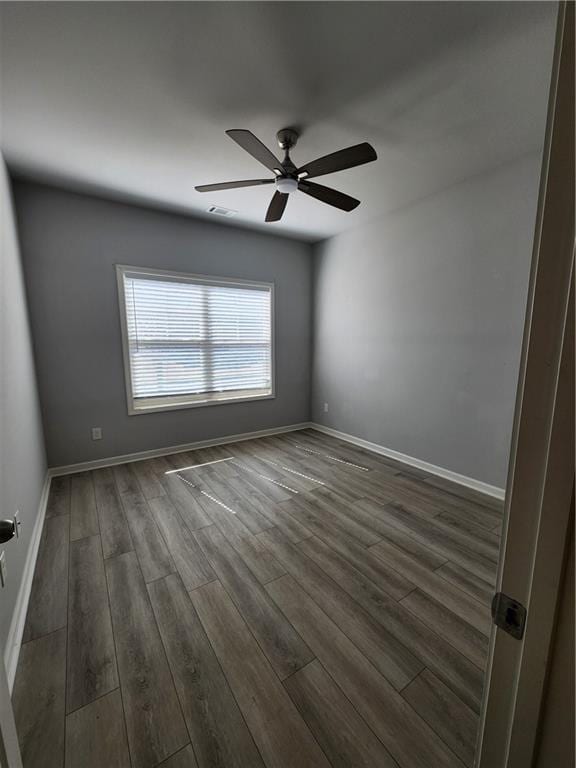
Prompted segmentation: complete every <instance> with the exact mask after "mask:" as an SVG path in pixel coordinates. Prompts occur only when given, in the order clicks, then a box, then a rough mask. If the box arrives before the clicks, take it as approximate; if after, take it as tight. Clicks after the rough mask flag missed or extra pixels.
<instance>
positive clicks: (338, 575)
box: [298, 537, 483, 712]
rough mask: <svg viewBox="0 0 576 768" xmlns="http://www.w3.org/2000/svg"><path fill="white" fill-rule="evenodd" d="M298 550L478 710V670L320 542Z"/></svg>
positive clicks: (312, 541) (310, 542)
mask: <svg viewBox="0 0 576 768" xmlns="http://www.w3.org/2000/svg"><path fill="white" fill-rule="evenodd" d="M298 547H299V549H301V550H303V551H304V552H305V553H306V554H307V555H308V557H310V558H311V559H313V560H314V561H315V562H316V563H317V564H318V565H319V566H320V567H321V568H322V569H323V570H324V571H325V572H326V573H327V574H328V575H329V576H330V577H331V578H332V579H333V580H334V581H335V582H336V583H337V584H339V586H340V587H342V589H344V590H345V591H346V592H348V594H349V595H350V596H351V597H353V598H354V599H355V600H356V601H357V602H358V603H359V604H360V605H361V606H362V607H363V608H364V610H366V611H367V612H368V613H369V614H370V615H371V616H372V617H373V618H374V619H376V621H379V622H380V624H381V625H382V626H383V627H384V628H385V629H386V631H387V632H390V634H392V635H393V636H394V637H395V638H396V639H397V640H398V642H400V643H402V644H403V645H404V646H406V648H407V649H408V650H409V651H410V652H411V653H413V654H414V656H416V657H417V658H419V659H421V661H422V662H423V663H424V664H425V665H426V666H427V667H429V668H430V669H432V670H433V671H434V672H435V674H436V675H437V676H438V677H440V678H441V679H442V680H443V681H444V682H445V683H447V684H448V685H449V686H450V687H451V688H452V690H453V691H455V692H456V693H457V694H458V696H460V698H461V699H462V700H463V701H464V702H466V703H467V704H468V705H469V706H470V707H471V708H472V709H474V711H475V712H479V711H480V705H481V700H482V685H483V674H482V672H481V671H480V670H479V669H478V667H476V666H475V665H474V664H472V662H471V661H469V660H468V659H467V658H466V657H465V656H463V655H462V654H461V653H460V652H459V651H457V650H456V649H455V648H453V647H452V646H451V645H450V644H449V643H447V642H446V641H445V640H443V639H442V638H441V637H440V636H439V635H437V634H436V633H435V632H433V631H432V630H431V629H430V628H429V627H428V626H427V625H426V624H424V623H423V622H422V621H420V619H418V618H417V617H415V616H413V615H412V614H411V613H410V612H409V611H408V610H406V608H404V607H403V606H402V605H400V604H399V603H397V602H396V601H395V600H393V599H392V598H391V597H389V595H387V594H386V593H385V592H383V591H382V590H381V589H379V588H378V587H377V586H376V585H375V584H374V583H373V582H372V581H371V580H370V579H368V578H367V577H366V576H365V575H364V574H363V573H362V572H361V571H359V570H358V569H356V568H355V567H354V566H353V565H352V564H351V563H349V562H348V561H347V560H346V558H344V557H343V556H342V555H340V554H339V553H338V552H335V551H334V550H332V549H331V548H330V547H328V546H327V545H326V544H324V542H322V541H321V540H320V539H317V538H316V537H314V538H312V539H307V540H306V541H303V542H301V543H300V544H299V545H298Z"/></svg>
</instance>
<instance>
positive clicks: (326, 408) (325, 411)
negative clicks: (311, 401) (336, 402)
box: [324, 403, 328, 413]
mask: <svg viewBox="0 0 576 768" xmlns="http://www.w3.org/2000/svg"><path fill="white" fill-rule="evenodd" d="M324 413H328V403H324Z"/></svg>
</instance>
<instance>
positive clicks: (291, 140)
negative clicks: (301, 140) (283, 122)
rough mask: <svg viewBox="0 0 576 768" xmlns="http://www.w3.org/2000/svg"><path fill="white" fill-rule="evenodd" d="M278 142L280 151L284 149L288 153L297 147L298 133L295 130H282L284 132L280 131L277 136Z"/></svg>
mask: <svg viewBox="0 0 576 768" xmlns="http://www.w3.org/2000/svg"><path fill="white" fill-rule="evenodd" d="M276 140H277V142H278V145H279V147H280V149H284V150H286V151H287V152H288V151H289V150H291V149H292V147H295V146H296V142H297V141H298V132H297V131H295V130H294V128H282V130H281V131H278V133H277V134H276Z"/></svg>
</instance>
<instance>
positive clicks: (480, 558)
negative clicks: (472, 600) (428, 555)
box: [385, 504, 498, 579]
mask: <svg viewBox="0 0 576 768" xmlns="http://www.w3.org/2000/svg"><path fill="white" fill-rule="evenodd" d="M385 512H386V514H387V516H388V519H389V520H390V522H391V523H392V524H393V525H396V526H398V527H400V528H401V529H402V530H404V531H405V532H407V533H408V532H410V533H411V535H412V536H414V538H417V539H419V540H420V541H421V542H424V543H426V545H427V546H429V547H433V548H434V549H436V550H437V551H439V552H440V553H441V554H444V555H445V556H446V557H447V558H448V559H450V560H452V561H453V562H462V563H465V564H467V565H468V567H469V568H470V569H472V566H474V567H475V569H477V570H478V575H480V576H483V577H484V578H486V579H492V578H493V577H494V573H495V571H496V564H497V562H498V542H496V543H494V542H488V541H481V540H480V539H479V538H477V537H474V536H473V535H472V534H471V533H469V532H468V531H465V530H463V529H458V528H455V527H454V526H451V525H448V524H446V523H445V522H443V521H442V520H441V519H440V517H439V516H437V517H434V518H432V519H431V520H422V519H421V518H419V517H416V516H414V515H411V514H410V513H408V512H407V510H405V509H403V508H402V506H401V505H399V504H388V505H386V508H385ZM457 558H458V559H457Z"/></svg>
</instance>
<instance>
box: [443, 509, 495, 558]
mask: <svg viewBox="0 0 576 768" xmlns="http://www.w3.org/2000/svg"><path fill="white" fill-rule="evenodd" d="M436 520H437V521H438V522H441V523H444V524H445V525H448V526H450V527H451V528H456V529H457V530H460V531H465V532H466V533H467V534H468V535H469V536H471V538H472V540H474V539H477V540H478V541H480V542H485V543H486V544H488V545H491V549H492V551H493V552H498V551H499V549H500V538H501V537H500V536H499V535H498V534H497V533H494V530H493V529H492V528H490V529H488V528H486V527H485V526H481V525H478V523H476V522H474V520H471V519H470V518H469V517H468V516H467V512H466V511H463V512H452V511H450V512H440V514H439V515H436ZM498 525H501V523H498Z"/></svg>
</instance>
